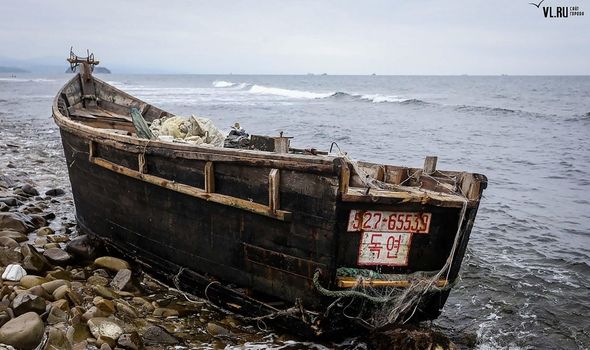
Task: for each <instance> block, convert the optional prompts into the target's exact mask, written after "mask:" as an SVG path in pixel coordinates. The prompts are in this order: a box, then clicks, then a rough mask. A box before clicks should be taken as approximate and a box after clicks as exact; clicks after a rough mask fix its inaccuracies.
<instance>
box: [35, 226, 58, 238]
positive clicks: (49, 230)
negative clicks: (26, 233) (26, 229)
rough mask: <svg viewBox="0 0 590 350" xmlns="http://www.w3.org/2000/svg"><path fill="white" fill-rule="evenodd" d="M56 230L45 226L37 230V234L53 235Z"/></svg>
mask: <svg viewBox="0 0 590 350" xmlns="http://www.w3.org/2000/svg"><path fill="white" fill-rule="evenodd" d="M54 232H55V231H53V229H52V228H51V227H48V226H43V227H41V228H40V229H38V230H37V236H47V235H52V234H53V233H54Z"/></svg>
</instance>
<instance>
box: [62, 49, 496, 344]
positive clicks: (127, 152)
mask: <svg viewBox="0 0 590 350" xmlns="http://www.w3.org/2000/svg"><path fill="white" fill-rule="evenodd" d="M70 62H71V63H72V64H75V65H78V64H80V68H81V71H80V73H78V74H76V75H75V76H74V77H73V78H72V79H71V80H70V81H69V82H68V83H67V84H66V85H65V86H64V87H63V88H62V89H61V90H60V91H59V92H58V93H57V96H56V97H55V100H54V103H53V117H54V119H55V122H56V123H57V125H58V126H59V128H60V131H61V138H62V141H63V147H64V153H65V157H66V160H67V165H68V170H69V176H70V181H71V185H72V192H73V196H74V200H75V205H76V217H77V221H78V225H79V228H80V230H81V231H82V232H84V233H88V234H91V235H94V236H98V237H101V238H102V239H104V240H106V241H107V242H109V243H110V244H112V245H113V246H115V247H117V248H118V249H119V251H120V252H121V253H122V254H124V255H126V256H127V257H130V258H134V259H136V260H137V261H138V262H140V263H141V264H143V266H144V267H145V268H146V269H147V270H148V271H151V272H152V273H154V274H156V275H158V276H160V277H161V278H163V279H165V280H168V281H169V282H172V283H175V284H176V285H177V286H178V287H179V288H181V289H183V290H186V291H189V292H192V293H195V294H200V295H205V296H206V297H207V298H208V299H209V300H211V301H212V302H215V303H217V304H219V305H221V306H222V307H224V308H225V309H227V310H230V311H234V312H236V313H239V314H243V315H247V316H248V317H252V318H253V319H255V320H257V321H267V323H271V322H270V321H271V320H272V321H273V322H274V323H275V324H277V325H278V326H279V327H280V326H284V327H288V328H289V329H290V330H291V331H292V332H296V333H300V334H304V335H318V334H324V333H326V332H328V333H329V331H334V330H339V329H347V328H348V327H353V326H355V327H356V326H359V325H360V327H365V328H372V327H378V326H382V325H384V324H387V323H391V322H407V321H420V320H429V319H434V318H436V317H438V315H439V314H440V312H441V309H442V307H443V305H444V303H445V301H446V299H447V296H448V294H449V290H450V287H451V286H452V285H453V284H454V283H455V281H456V280H457V276H458V273H459V269H460V266H461V261H462V259H463V255H464V253H465V249H466V246H467V242H468V239H469V235H470V232H471V228H472V226H473V222H474V219H475V216H476V212H477V209H478V205H479V202H480V198H481V195H482V191H483V190H484V188H485V187H486V185H487V180H486V177H485V176H483V175H479V174H472V173H466V172H455V171H439V170H437V169H436V158H434V157H428V158H427V159H426V162H425V167H424V168H423V169H416V168H407V167H403V166H394V165H384V164H373V163H367V162H360V161H359V162H356V161H353V160H351V159H350V158H349V157H348V156H346V155H344V154H332V153H327V152H316V151H314V150H309V151H307V152H305V151H302V150H294V149H291V148H289V147H288V144H289V143H288V138H284V137H276V138H264V137H259V138H258V140H259V141H260V140H262V142H258V145H257V146H256V145H255V146H256V147H255V148H256V149H230V148H221V147H219V148H213V147H203V146H198V145H190V144H182V143H173V142H162V141H158V140H147V139H142V138H139V137H137V135H136V128H135V126H134V124H133V122H132V119H131V117H130V109H132V108H136V109H137V110H138V111H139V112H140V113H141V115H142V117H143V118H144V119H145V121H146V122H147V123H150V122H151V121H153V120H155V119H156V118H162V117H166V116H172V114H171V113H169V112H166V111H163V110H161V109H159V108H157V107H155V106H153V105H150V104H148V103H146V102H143V101H141V100H139V99H137V98H135V97H133V96H130V95H128V94H126V93H125V92H123V91H120V90H118V89H116V88H114V87H113V86H111V85H109V84H107V83H105V82H104V81H101V80H99V79H97V78H95V77H93V76H92V74H91V69H92V67H93V65H94V64H96V63H97V62H95V61H94V60H93V58H91V57H89V58H84V59H80V58H78V57H73V58H71V59H70ZM409 290H411V291H412V293H405V292H407V291H409ZM394 296H395V297H394ZM385 311H386V312H385ZM384 312H385V313H384ZM375 315H380V316H379V317H375Z"/></svg>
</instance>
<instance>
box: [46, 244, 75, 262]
mask: <svg viewBox="0 0 590 350" xmlns="http://www.w3.org/2000/svg"><path fill="white" fill-rule="evenodd" d="M43 256H45V257H46V258H47V260H49V261H50V262H51V263H53V264H56V265H65V264H67V263H68V262H69V261H70V259H71V258H72V256H71V255H70V254H68V253H67V252H65V251H64V250H62V249H60V248H49V249H47V250H45V251H44V252H43Z"/></svg>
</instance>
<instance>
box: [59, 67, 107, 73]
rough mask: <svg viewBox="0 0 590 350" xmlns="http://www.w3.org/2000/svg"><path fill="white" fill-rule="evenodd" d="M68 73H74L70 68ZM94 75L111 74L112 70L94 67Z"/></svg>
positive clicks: (67, 70)
mask: <svg viewBox="0 0 590 350" xmlns="http://www.w3.org/2000/svg"><path fill="white" fill-rule="evenodd" d="M66 73H74V72H72V70H71V69H70V67H68V68H66ZM93 73H97V74H111V70H110V69H108V68H106V67H94V71H93Z"/></svg>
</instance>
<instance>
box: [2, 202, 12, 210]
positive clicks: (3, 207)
mask: <svg viewBox="0 0 590 350" xmlns="http://www.w3.org/2000/svg"><path fill="white" fill-rule="evenodd" d="M9 210H10V207H9V206H8V205H6V204H4V203H2V202H0V212H7V211H9Z"/></svg>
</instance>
